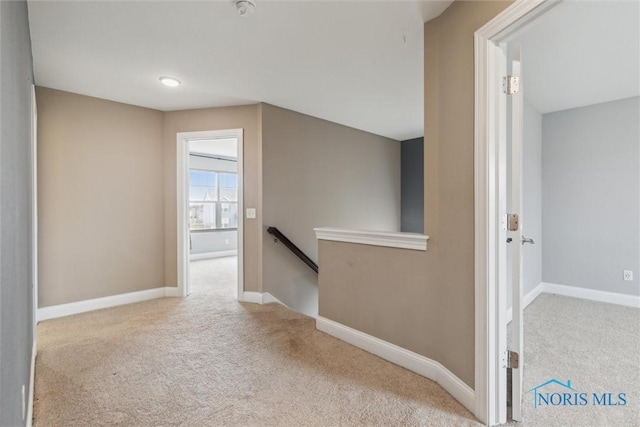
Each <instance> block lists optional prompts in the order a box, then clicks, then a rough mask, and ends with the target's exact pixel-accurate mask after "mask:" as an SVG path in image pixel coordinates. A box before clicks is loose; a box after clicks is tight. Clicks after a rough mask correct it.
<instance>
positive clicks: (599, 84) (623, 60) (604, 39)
mask: <svg viewBox="0 0 640 427" xmlns="http://www.w3.org/2000/svg"><path fill="white" fill-rule="evenodd" d="M514 42H515V43H521V46H522V67H523V72H522V81H523V90H524V94H525V97H526V98H527V99H528V100H529V101H530V102H531V103H532V104H533V105H534V106H535V107H536V108H537V109H538V110H539V111H540V112H541V113H550V112H554V111H560V110H566V109H569V108H577V107H582V106H586V105H592V104H598V103H601V102H608V101H613V100H617V99H622V98H629V97H632V96H638V95H640V1H638V0H631V1H629V0H626V1H611V0H608V1H565V2H563V3H561V4H559V5H558V6H556V7H554V8H553V9H551V10H550V11H549V12H547V13H546V14H545V15H543V16H542V17H541V18H540V19H539V20H537V21H535V22H534V23H533V24H532V25H531V28H529V29H527V30H526V32H524V33H523V34H521V35H519V36H518V37H517V38H516V39H515V40H514ZM510 46H511V45H510Z"/></svg>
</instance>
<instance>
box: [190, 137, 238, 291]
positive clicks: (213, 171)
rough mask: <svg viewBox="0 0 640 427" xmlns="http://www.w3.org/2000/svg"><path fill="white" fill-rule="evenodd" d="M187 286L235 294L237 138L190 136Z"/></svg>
mask: <svg viewBox="0 0 640 427" xmlns="http://www.w3.org/2000/svg"><path fill="white" fill-rule="evenodd" d="M188 173H189V273H188V277H189V282H188V284H189V286H188V289H187V295H190V294H191V293H192V292H196V293H208V292H211V291H218V292H220V291H223V290H227V291H229V290H231V291H232V292H234V293H235V294H236V295H235V296H236V298H237V288H238V283H237V280H238V275H237V271H238V251H239V250H242V242H241V241H240V240H239V239H238V223H239V213H238V195H239V191H238V184H239V183H240V181H239V179H238V140H237V139H236V138H213V139H193V140H189V169H188Z"/></svg>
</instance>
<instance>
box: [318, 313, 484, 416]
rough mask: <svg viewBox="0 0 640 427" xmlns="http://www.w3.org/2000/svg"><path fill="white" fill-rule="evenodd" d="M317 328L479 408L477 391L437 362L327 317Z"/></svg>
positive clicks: (320, 319) (471, 407)
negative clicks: (406, 370)
mask: <svg viewBox="0 0 640 427" xmlns="http://www.w3.org/2000/svg"><path fill="white" fill-rule="evenodd" d="M316 329H318V330H319V331H322V332H324V333H327V334H329V335H331V336H333V337H336V338H338V339H340V340H342V341H346V342H348V343H349V344H352V345H354V346H356V347H358V348H361V349H363V350H365V351H368V352H369V353H373V354H375V355H376V356H379V357H381V358H383V359H385V360H387V361H389V362H391V363H395V364H396V365H399V366H402V367H403V368H406V369H409V370H410V371H413V372H415V373H417V374H419V375H422V376H424V377H427V378H429V379H431V380H433V381H435V382H437V383H438V384H440V385H441V386H442V388H444V389H445V390H446V391H447V392H449V394H451V395H452V396H453V397H454V398H455V399H456V400H458V401H459V402H460V403H462V405H463V406H464V407H465V408H467V409H469V410H470V411H473V410H474V409H475V393H474V391H473V389H471V387H469V386H468V385H467V384H465V383H464V382H463V381H462V380H460V379H459V378H458V377H456V376H455V375H454V374H453V373H451V371H449V370H448V369H447V368H445V367H444V366H442V365H441V364H440V363H438V362H436V361H435V360H431V359H429V358H427V357H424V356H422V355H420V354H417V353H414V352H412V351H409V350H406V349H404V348H402V347H398V346H397V345H394V344H391V343H389V342H387V341H383V340H381V339H379V338H376V337H374V336H371V335H368V334H365V333H363V332H360V331H358V330H356V329H353V328H350V327H348V326H345V325H342V324H340V323H337V322H334V321H333V320H329V319H326V318H324V317H320V316H318V318H317V319H316Z"/></svg>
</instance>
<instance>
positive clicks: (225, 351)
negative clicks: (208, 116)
mask: <svg viewBox="0 0 640 427" xmlns="http://www.w3.org/2000/svg"><path fill="white" fill-rule="evenodd" d="M235 262H236V261H235V258H233V257H230V258H221V259H218V260H214V261H213V262H212V261H199V262H194V263H192V264H191V275H192V295H190V296H189V297H188V298H184V299H181V298H164V299H159V300H153V301H147V302H143V303H138V304H131V305H127V306H122V307H116V308H111V309H106V310H100V311H95V312H90V313H84V314H79V315H75V316H70V317H66V318H61V319H55V320H50V321H46V322H42V323H41V324H40V325H38V356H37V360H36V385H35V408H34V419H35V420H34V425H35V426H37V427H45V426H46V427H53V426H61V427H62V426H64V427H71V426H131V427H133V426H198V427H202V426H234V425H236V426H237V425H242V426H257V425H269V426H313V425H317V426H339V425H386V426H397V425H431V426H460V425H463V426H464V425H474V426H475V425H479V423H478V422H477V421H476V420H475V418H474V417H473V415H471V414H470V413H469V412H468V411H467V410H466V409H464V408H463V407H462V405H460V404H459V403H458V402H457V401H456V400H455V399H453V398H452V397H451V396H450V395H449V394H447V393H446V392H445V391H444V390H443V389H442V388H441V387H440V386H438V385H437V384H436V383H434V382H432V381H430V380H428V379H426V378H423V377H421V376H419V375H417V374H414V373H412V372H410V371H407V370H405V369H403V368H400V367H398V366H396V365H393V364H391V363H388V362H386V361H384V360H382V359H380V358H378V357H376V356H373V355H371V354H369V353H366V352H364V351H362V350H359V349H357V348H355V347H353V346H351V345H349V344H346V343H344V342H342V341H339V340H337V339H335V338H332V337H330V336H328V335H326V334H324V333H322V332H319V331H316V329H315V323H314V320H313V319H311V318H308V317H306V316H304V315H301V314H298V313H295V312H293V311H291V310H288V309H287V308H285V307H283V306H281V305H278V304H267V305H263V306H260V305H255V304H246V303H238V302H237V301H236V300H234V297H233V289H234V286H235V280H236V278H235V268H234V265H235Z"/></svg>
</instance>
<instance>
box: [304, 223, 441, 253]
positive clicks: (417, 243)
mask: <svg viewBox="0 0 640 427" xmlns="http://www.w3.org/2000/svg"><path fill="white" fill-rule="evenodd" d="M313 230H314V231H315V232H316V237H317V238H318V240H331V241H334V242H346V243H358V244H361V245H373V246H386V247H390V248H402V249H413V250H417V251H426V250H427V240H429V236H425V235H424V234H417V233H394V232H388V231H364V230H346V229H342V228H331V227H321V228H314V229H313Z"/></svg>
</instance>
